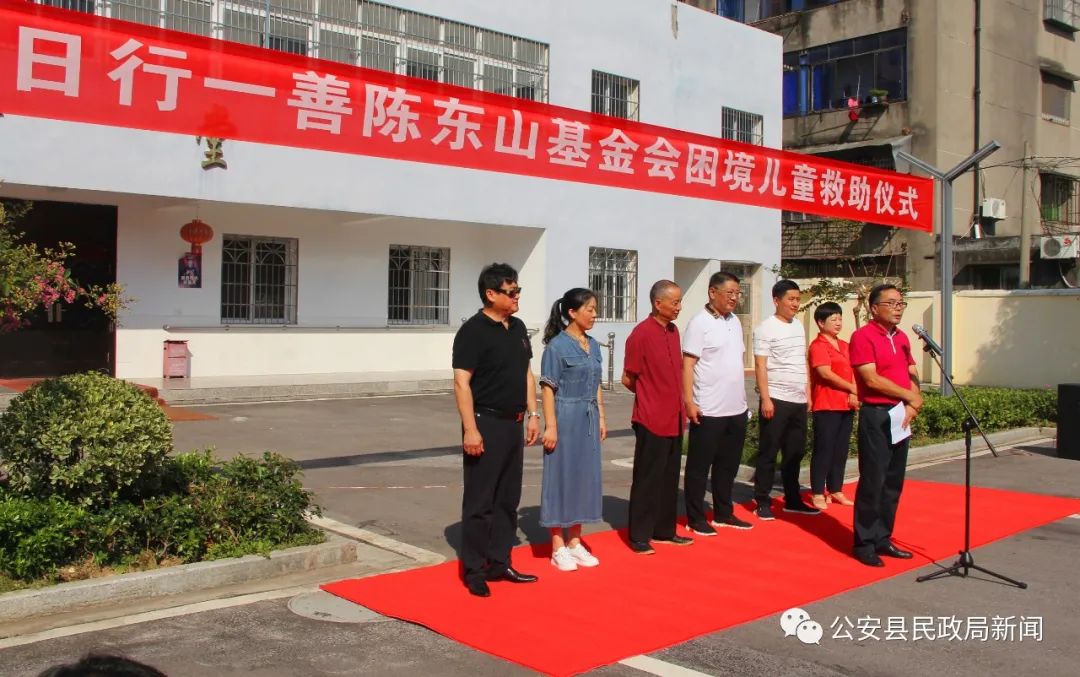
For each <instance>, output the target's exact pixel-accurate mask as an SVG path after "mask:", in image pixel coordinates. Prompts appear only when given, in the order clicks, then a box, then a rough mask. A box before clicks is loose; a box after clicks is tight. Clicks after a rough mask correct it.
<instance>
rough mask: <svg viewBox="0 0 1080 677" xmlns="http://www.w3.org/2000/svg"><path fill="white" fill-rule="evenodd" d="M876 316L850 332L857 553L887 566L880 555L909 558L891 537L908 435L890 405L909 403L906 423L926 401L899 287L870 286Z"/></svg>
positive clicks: (872, 563)
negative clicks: (903, 326)
mask: <svg viewBox="0 0 1080 677" xmlns="http://www.w3.org/2000/svg"><path fill="white" fill-rule="evenodd" d="M869 301H870V314H871V321H870V322H869V323H868V324H867V325H865V326H864V327H861V328H860V329H858V330H857V331H856V332H855V333H854V334H852V335H851V347H850V354H851V366H852V367H854V368H855V381H856V385H857V387H858V390H859V402H860V403H861V404H862V406H861V407H860V408H859V488H858V490H857V491H856V492H855V551H854V554H855V559H857V560H859V561H860V562H862V563H863V564H865V565H867V566H873V567H880V566H885V563H884V562H882V561H881V557H880V556H881V555H886V556H888V557H898V558H900V559H910V558H911V553H910V552H908V551H906V550H901V549H900V548H897V547H896V545H894V544H893V542H892V532H893V523H894V522H895V521H896V508H897V506H898V505H899V503H900V492H901V491H902V490H903V488H904V473H905V471H906V470H907V457H908V441H909V440H910V437H908V438H905V439H903V440H901V441H899V442H893V440H892V422H891V419H890V417H889V410H890V409H892V408H893V407H896V406H897V405H899V404H900V403H903V405H904V423H903V425H904V427H907V426H908V425H910V424H911V420H912V419H913V418H915V415H916V414H918V412H919V408H920V407H922V403H923V398H922V392H921V391H920V390H919V372H918V371H916V369H915V358H914V357H912V355H911V342H910V341H909V340H908V337H907V335H906V334H904V332H902V331H900V330H899V329H898V328H897V325H899V324H900V319H901V318H902V317H903V316H904V308H905V307H906V306H907V303H905V302H904V300H903V298H902V297H901V295H900V290H899V289H897V288H896V287H895V286H894V285H891V284H879V285H878V286H876V287H874V288H873V289H871V290H870V298H869Z"/></svg>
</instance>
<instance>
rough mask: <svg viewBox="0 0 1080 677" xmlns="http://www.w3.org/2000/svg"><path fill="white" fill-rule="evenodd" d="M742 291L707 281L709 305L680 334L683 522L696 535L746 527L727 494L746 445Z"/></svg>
mask: <svg viewBox="0 0 1080 677" xmlns="http://www.w3.org/2000/svg"><path fill="white" fill-rule="evenodd" d="M741 295H742V292H741V291H740V290H739V278H738V277H736V276H734V275H732V274H731V273H727V272H723V271H721V272H718V273H714V274H713V276H712V277H711V278H709V302H708V303H706V304H705V308H704V310H701V311H698V313H697V315H694V317H693V318H692V319H691V320H690V324H688V325H687V327H686V332H685V334H684V335H683V400H684V403H685V405H686V416H687V418H688V419H690V448H689V451H688V452H687V454H686V477H685V485H684V492H683V493H684V494H685V496H686V524H687V529H689V530H690V532H691V533H693V534H696V535H698V536H715V535H716V530H715V529H714V528H713V527H733V528H735V529H749V528H750V527H751V526H752V525H751V524H750V523H749V522H745V521H743V520H741V519H739V518H738V517H735V515H734V514H733V513H732V501H731V490H732V487H733V486H734V484H735V475H736V473H738V472H739V461H740V460H741V459H742V450H743V443H744V442H745V441H746V381H745V377H744V375H743V354H744V352H745V350H744V348H743V332H742V324H741V323H740V322H739V318H738V317H736V315H735V307H736V306H737V305H738V303H739V298H740V297H741ZM710 470H712V498H713V519H712V522H711V524H710V523H709V522H708V521H706V519H705V486H706V484H707V481H708V479H709V471H710Z"/></svg>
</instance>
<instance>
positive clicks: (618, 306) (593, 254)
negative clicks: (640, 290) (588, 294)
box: [589, 247, 638, 322]
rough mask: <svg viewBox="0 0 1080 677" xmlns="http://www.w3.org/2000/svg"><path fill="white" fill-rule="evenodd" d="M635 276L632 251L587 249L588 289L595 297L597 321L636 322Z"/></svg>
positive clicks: (633, 253)
mask: <svg viewBox="0 0 1080 677" xmlns="http://www.w3.org/2000/svg"><path fill="white" fill-rule="evenodd" d="M637 273H638V254H637V252H636V251H631V250H627V249H608V248H607V247H589V287H590V288H591V289H592V290H593V291H594V292H596V295H597V299H596V319H597V320H599V321H601V322H635V321H637Z"/></svg>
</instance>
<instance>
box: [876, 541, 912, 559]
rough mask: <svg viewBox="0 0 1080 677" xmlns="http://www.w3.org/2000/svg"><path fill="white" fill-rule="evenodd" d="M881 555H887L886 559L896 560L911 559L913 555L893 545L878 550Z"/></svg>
mask: <svg viewBox="0 0 1080 677" xmlns="http://www.w3.org/2000/svg"><path fill="white" fill-rule="evenodd" d="M878 554H879V555H885V556H886V557H895V558H896V559H911V553H910V552H908V551H907V550H901V549H900V548H898V547H896V546H895V545H893V544H892V543H890V544H888V545H887V546H885V547H884V548H878Z"/></svg>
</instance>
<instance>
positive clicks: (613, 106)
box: [592, 71, 640, 120]
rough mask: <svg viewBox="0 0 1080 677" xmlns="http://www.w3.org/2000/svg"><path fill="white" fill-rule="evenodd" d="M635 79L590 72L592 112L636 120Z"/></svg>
mask: <svg viewBox="0 0 1080 677" xmlns="http://www.w3.org/2000/svg"><path fill="white" fill-rule="evenodd" d="M639 89H640V83H639V82H638V81H637V80H631V79H630V78H624V77H621V76H618V75H612V74H610V73H602V72H600V71H593V72H592V112H594V113H600V114H601V115H610V116H612V117H616V118H626V119H627V120H638V119H640V118H639V117H638V92H639Z"/></svg>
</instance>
